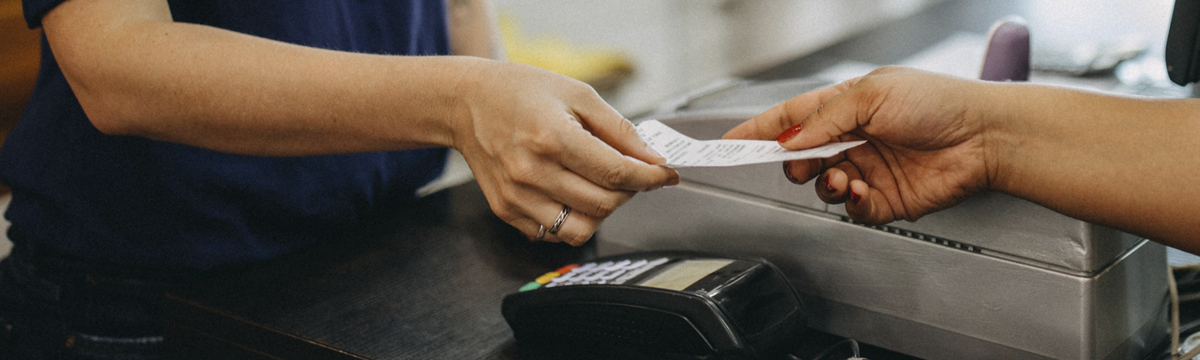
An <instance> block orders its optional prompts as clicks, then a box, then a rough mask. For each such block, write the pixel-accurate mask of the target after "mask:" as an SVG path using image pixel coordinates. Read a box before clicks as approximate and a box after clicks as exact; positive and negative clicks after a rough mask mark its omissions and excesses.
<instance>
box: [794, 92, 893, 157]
mask: <svg viewBox="0 0 1200 360" xmlns="http://www.w3.org/2000/svg"><path fill="white" fill-rule="evenodd" d="M860 79H861V78H855V79H851V80H849V81H847V82H844V83H841V84H838V87H841V86H845V88H844V89H843V90H842V91H839V92H837V93H836V94H829V97H828V98H827V99H825V100H824V101H822V102H821V103H820V105H819V106H816V107H814V109H812V110H811V112H809V113H808V114H807V116H806V117H805V118H804V120H802V121H801V122H800V124H798V125H796V126H793V127H791V128H788V129H787V130H784V132H783V133H781V134H780V135H779V137H778V138H777V139H776V140H777V141H779V145H780V146H783V147H784V148H787V149H791V150H797V149H808V148H812V147H815V146H819V145H824V144H827V143H830V142H834V141H837V140H838V137H840V136H841V135H842V134H845V133H848V132H850V131H853V130H854V129H857V128H858V127H859V125H860V124H862V123H864V122H865V121H866V120H870V112H869V111H860V110H862V109H860V108H861V107H862V106H865V105H869V104H870V102H869V101H867V100H869V99H868V98H867V96H868V95H867V93H866V92H864V91H862V90H861V88H859V87H854V85H855V84H857V83H858V80H860ZM785 105H786V103H785ZM860 118H861V119H860ZM860 120H861V121H860Z"/></svg>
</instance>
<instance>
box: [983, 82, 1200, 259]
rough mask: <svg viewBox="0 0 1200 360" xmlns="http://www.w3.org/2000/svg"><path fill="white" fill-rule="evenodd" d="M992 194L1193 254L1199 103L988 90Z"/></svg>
mask: <svg viewBox="0 0 1200 360" xmlns="http://www.w3.org/2000/svg"><path fill="white" fill-rule="evenodd" d="M989 91H991V92H992V93H991V95H990V96H987V97H984V98H985V99H988V100H989V101H988V103H986V104H980V105H979V106H978V108H979V109H983V111H984V112H985V113H987V114H991V115H984V116H985V117H988V118H989V121H990V122H991V123H992V126H991V128H992V129H993V130H994V131H991V132H989V133H990V134H992V135H991V138H990V140H989V142H990V144H992V145H991V146H989V148H991V149H996V151H995V153H994V154H992V155H991V156H990V157H991V158H993V159H997V160H998V163H999V166H997V168H998V169H1002V170H1000V171H998V172H997V178H996V179H994V181H993V184H992V187H993V189H995V190H999V191H1003V192H1006V193H1010V194H1013V195H1016V196H1019V197H1022V198H1025V199H1029V200H1031V201H1033V202H1036V203H1039V204H1042V205H1044V206H1047V207H1049V208H1051V209H1054V210H1056V211H1059V212H1062V213H1064V214H1067V215H1070V216H1073V217H1076V218H1079V219H1083V220H1087V221H1091V222H1095V223H1099V224H1104V225H1108V226H1112V227H1115V228H1120V229H1125V230H1127V231H1130V232H1132V233H1135V234H1138V235H1141V236H1146V237H1149V238H1151V239H1154V240H1159V241H1162V242H1164V243H1167V244H1169V245H1172V246H1176V247H1180V248H1183V249H1185V250H1189V251H1192V252H1196V251H1200V233H1197V232H1196V231H1193V230H1200V187H1197V186H1195V183H1196V179H1200V141H1197V139H1198V138H1200V102H1198V101H1197V100H1190V99H1187V100H1166V99H1147V98H1130V97H1120V96H1113V95H1106V94H1100V93H1092V92H1085V91H1079V90H1073V89H1065V88H1055V87H1046V86H1037V85H1027V84H997V85H992V89H990V90H989Z"/></svg>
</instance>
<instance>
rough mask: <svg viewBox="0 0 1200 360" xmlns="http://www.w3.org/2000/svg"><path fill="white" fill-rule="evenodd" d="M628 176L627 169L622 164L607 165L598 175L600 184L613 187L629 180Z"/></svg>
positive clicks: (629, 175)
mask: <svg viewBox="0 0 1200 360" xmlns="http://www.w3.org/2000/svg"><path fill="white" fill-rule="evenodd" d="M630 177H631V174H630V171H629V169H627V168H625V167H624V166H609V167H606V168H604V170H603V173H601V175H600V185H601V186H604V187H606V188H610V189H614V188H617V187H619V186H621V185H624V184H626V183H627V182H629V179H630Z"/></svg>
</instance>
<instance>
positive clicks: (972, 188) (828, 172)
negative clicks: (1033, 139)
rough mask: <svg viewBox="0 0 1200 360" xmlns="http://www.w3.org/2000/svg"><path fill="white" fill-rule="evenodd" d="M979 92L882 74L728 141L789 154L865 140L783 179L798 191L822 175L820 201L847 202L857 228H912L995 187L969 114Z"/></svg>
mask: <svg viewBox="0 0 1200 360" xmlns="http://www.w3.org/2000/svg"><path fill="white" fill-rule="evenodd" d="M982 85H983V84H982V83H981V82H977V81H972V80H965V79H958V78H952V77H948V76H942V75H937V74H933V73H927V72H922V71H918V70H913V69H907V68H901V67H885V68H880V69H878V70H875V71H874V72H872V73H870V74H868V75H866V76H863V77H860V78H855V79H852V80H849V81H846V82H844V83H841V84H838V85H835V86H833V87H829V88H825V89H821V90H816V91H812V92H809V93H806V94H803V95H800V96H797V97H795V98H793V99H791V100H788V101H786V102H784V103H782V104H779V105H777V106H775V107H774V108H772V109H770V110H768V111H767V112H765V113H763V114H761V115H759V116H756V117H754V118H753V119H750V120H749V121H747V122H745V123H743V124H741V125H739V126H737V127H735V128H734V129H732V130H730V131H729V132H728V133H726V134H725V138H737V139H763V140H765V139H777V140H779V142H780V145H782V146H783V147H785V148H788V149H806V148H811V147H815V146H819V145H822V144H825V143H829V142H836V141H851V140H867V141H869V143H868V144H864V145H861V146H858V147H855V148H852V149H850V150H847V151H846V152H844V153H843V154H839V155H837V156H834V157H831V158H827V159H817V160H798V161H792V162H790V163H785V164H784V171H785V174H786V175H787V177H788V179H790V180H792V182H795V183H804V182H807V181H808V180H810V179H812V178H814V177H817V176H818V175H821V176H820V179H819V180H818V182H817V184H816V186H815V187H816V192H817V195H818V196H819V197H820V198H821V199H822V200H824V201H825V202H827V203H831V204H836V203H842V202H845V203H846V212H847V213H848V214H850V217H851V218H853V219H855V220H856V221H860V222H864V223H868V224H882V223H887V222H891V221H894V220H910V221H912V220H916V219H918V218H920V217H921V216H924V215H925V214H929V213H931V212H933V211H937V210H940V209H944V208H947V207H950V206H952V205H954V204H957V203H959V202H961V201H962V200H963V199H966V198H967V197H969V196H970V195H972V194H974V193H976V192H979V191H981V190H984V189H987V188H988V186H989V183H990V182H991V181H992V179H993V178H994V176H995V174H994V171H995V164H994V163H995V161H994V159H991V158H992V155H991V154H988V151H987V150H986V149H987V147H986V146H985V145H986V144H985V143H986V142H987V141H988V136H987V135H986V130H987V126H986V125H985V123H984V121H983V119H982V118H981V117H980V116H978V115H977V114H975V113H974V112H973V111H972V110H973V109H975V106H974V104H972V102H973V101H977V99H982V98H983V97H980V96H975V95H978V93H979V92H980V91H982V90H983V89H981V87H982ZM801 129H803V130H801Z"/></svg>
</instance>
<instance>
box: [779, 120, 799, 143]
mask: <svg viewBox="0 0 1200 360" xmlns="http://www.w3.org/2000/svg"><path fill="white" fill-rule="evenodd" d="M803 127H804V124H796V126H793V127H791V128H788V129H787V130H784V131H783V133H780V134H779V136H776V137H775V141H777V142H785V141H788V140H791V139H792V138H794V137H796V135H797V134H800V130H801V129H802V128H803Z"/></svg>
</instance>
